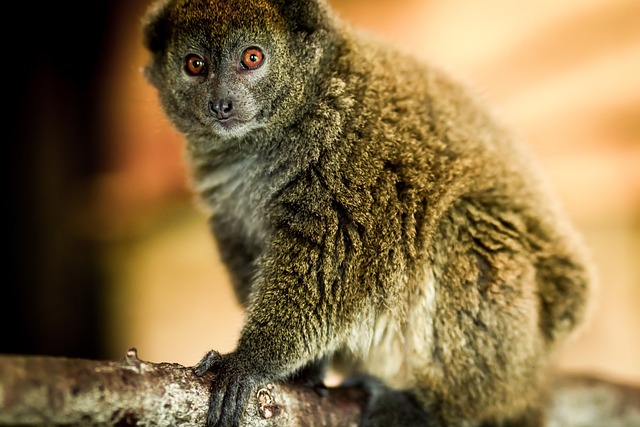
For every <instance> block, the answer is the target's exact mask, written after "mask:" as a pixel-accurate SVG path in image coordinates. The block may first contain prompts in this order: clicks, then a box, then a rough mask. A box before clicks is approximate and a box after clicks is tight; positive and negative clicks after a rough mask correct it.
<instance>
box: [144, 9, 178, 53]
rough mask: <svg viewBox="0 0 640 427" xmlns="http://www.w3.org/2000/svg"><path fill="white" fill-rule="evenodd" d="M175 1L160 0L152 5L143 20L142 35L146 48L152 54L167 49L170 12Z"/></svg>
mask: <svg viewBox="0 0 640 427" xmlns="http://www.w3.org/2000/svg"><path fill="white" fill-rule="evenodd" d="M172 3H174V0H159V1H155V2H154V3H152V4H151V6H150V7H149V9H147V12H146V13H145V14H144V17H143V18H142V35H143V43H144V46H145V47H146V48H147V49H149V51H150V52H151V53H158V52H161V51H163V50H164V49H165V48H166V44H167V41H168V40H169V29H170V27H169V10H170V7H169V6H170V5H171V4H172Z"/></svg>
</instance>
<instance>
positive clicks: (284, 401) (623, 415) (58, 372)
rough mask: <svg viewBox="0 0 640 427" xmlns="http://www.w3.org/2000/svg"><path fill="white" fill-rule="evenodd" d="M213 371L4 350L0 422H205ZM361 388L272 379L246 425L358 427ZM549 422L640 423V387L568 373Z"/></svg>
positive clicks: (130, 357)
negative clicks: (321, 389) (318, 387)
mask: <svg viewBox="0 0 640 427" xmlns="http://www.w3.org/2000/svg"><path fill="white" fill-rule="evenodd" d="M213 379H214V377H213V375H205V376H204V377H202V378H198V377H196V376H195V375H194V374H193V373H192V372H191V368H188V367H184V366H182V365H178V364H173V363H150V362H145V361H142V360H140V359H139V358H138V356H137V353H136V351H135V349H132V350H129V352H128V353H127V355H126V357H125V358H124V359H123V360H122V361H94V360H84V359H68V358H59V357H44V356H2V355H0V425H36V424H38V425H42V424H45V425H52V426H56V425H84V426H96V425H101V426H115V425H118V426H126V425H149V426H152V425H172V426H175V425H182V426H202V425H204V420H205V417H206V411H207V407H208V396H209V389H210V385H211V382H212V381H213ZM366 397H367V396H366V393H365V392H364V391H363V390H362V389H359V388H357V387H336V388H330V389H328V392H327V393H326V395H322V396H321V395H320V394H318V393H316V392H315V391H314V390H312V389H309V388H307V387H303V386H300V385H290V384H268V385H265V387H264V388H263V389H261V390H259V391H258V392H257V393H256V397H255V399H253V400H252V401H251V404H250V406H249V408H248V409H247V412H246V413H245V418H244V424H243V425H244V426H246V427H258V426H260V427H269V426H305V425H314V426H315V425H322V426H341V427H342V426H357V425H358V423H359V420H360V416H361V413H362V409H363V407H364V404H365V401H366ZM550 410H551V420H550V423H549V426H550V427H555V426H557V427H570V426H576V427H578V426H580V427H590V426H593V427H595V426H598V427H601V426H616V427H632V426H639V425H640V388H638V387H631V386H625V385H621V384H615V383H612V382H608V381H604V380H601V379H596V378H588V377H563V378H562V379H561V380H560V381H559V382H558V383H557V386H556V388H555V389H554V392H553V399H552V403H551V406H550Z"/></svg>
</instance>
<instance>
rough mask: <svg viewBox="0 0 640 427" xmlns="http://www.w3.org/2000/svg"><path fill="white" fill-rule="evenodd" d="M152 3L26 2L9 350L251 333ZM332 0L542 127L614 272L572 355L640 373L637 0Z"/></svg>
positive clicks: (515, 121) (12, 96)
mask: <svg viewBox="0 0 640 427" xmlns="http://www.w3.org/2000/svg"><path fill="white" fill-rule="evenodd" d="M22 3H23V4H24V3H25V2H22ZM148 3H149V2H148V1H146V0H96V1H94V2H92V3H91V7H86V10H78V8H77V6H73V10H65V9H63V8H61V7H60V6H59V5H60V3H55V2H44V4H40V5H38V6H37V7H34V6H32V5H29V7H30V8H31V9H29V10H26V9H25V10H22V11H19V13H18V14H17V15H16V16H20V17H21V18H20V19H21V22H20V24H19V25H20V33H19V34H17V35H15V34H14V35H13V37H8V38H5V40H11V41H10V42H9V43H8V44H12V45H13V46H5V52H6V53H5V55H4V57H3V62H4V64H5V75H8V76H9V77H8V78H5V83H6V84H5V89H4V91H5V93H8V95H9V96H7V95H5V96H4V99H5V101H8V102H5V110H9V117H8V118H5V120H6V121H7V122H6V123H7V124H8V126H9V140H8V146H9V148H10V155H9V159H8V164H9V171H10V172H9V173H10V175H9V179H8V180H7V181H6V182H7V183H8V186H9V191H8V194H9V195H8V200H5V202H4V204H3V205H4V206H5V207H4V208H3V211H5V213H8V218H9V220H8V222H6V223H5V225H6V226H7V233H8V235H9V240H8V242H9V244H8V247H5V251H4V253H5V254H8V259H7V266H8V274H7V275H6V277H5V279H4V280H3V282H4V285H2V286H3V292H2V294H1V296H0V301H1V306H0V311H1V313H2V316H3V318H2V339H1V340H0V353H12V354H47V355H60V356H70V357H86V358H101V359H103V358H105V359H113V358H121V357H123V356H124V354H125V352H126V350H127V349H128V348H129V347H136V348H138V351H139V354H140V357H141V358H142V359H145V360H149V361H155V362H160V361H170V362H177V363H181V364H184V365H193V364H194V363H196V362H197V361H198V360H199V358H200V357H201V356H202V355H203V354H204V352H205V351H207V350H209V349H210V348H216V349H218V350H220V351H231V350H232V349H233V348H234V346H235V341H236V339H237V336H238V333H239V330H240V327H241V325H242V321H243V315H242V312H241V311H240V309H239V307H238V306H237V304H236V303H235V301H234V300H233V297H232V293H231V289H230V287H229V284H228V277H227V275H226V272H225V271H224V268H223V267H222V266H221V265H220V263H219V261H218V256H217V252H216V247H215V245H214V242H213V241H212V239H211V237H210V236H209V232H208V229H207V225H206V218H205V216H204V214H203V213H202V212H201V211H200V210H198V208H197V207H196V205H195V203H194V199H193V197H192V196H191V194H190V192H189V189H188V180H187V177H186V173H185V169H184V165H183V162H182V149H183V141H182V139H181V137H180V135H179V134H178V133H177V132H176V131H175V130H174V129H173V128H172V127H171V126H170V124H169V123H168V121H167V120H166V119H165V117H164V115H163V113H162V111H161V110H160V108H159V105H158V102H157V98H156V95H155V92H154V90H153V89H152V88H151V87H150V86H149V85H148V84H147V83H146V82H145V80H144V78H143V77H142V74H141V67H142V66H143V64H144V63H145V60H146V58H147V56H146V52H145V51H144V49H143V47H142V44H141V38H140V18H141V16H142V14H143V12H144V10H145V9H146V7H147V5H148ZM331 3H332V4H333V5H334V6H335V8H336V9H337V11H338V12H339V13H340V14H341V15H342V16H343V17H344V19H346V20H348V21H350V22H351V23H353V24H354V25H356V26H359V27H361V28H364V29H366V30H369V31H371V32H373V33H376V34H378V35H379V36H381V37H384V38H386V39H388V40H390V41H392V42H394V43H396V44H397V45H399V46H401V47H402V48H403V49H405V50H408V51H411V52H413V53H414V54H415V55H418V56H420V57H422V58H425V59H426V60H429V61H432V62H435V63H437V64H439V65H441V66H444V67H445V68H447V69H449V70H451V71H452V72H453V73H454V74H456V75H457V76H458V77H460V78H462V79H464V80H466V81H467V82H469V83H470V84H472V85H473V86H474V87H475V88H476V89H478V90H479V91H480V92H481V93H482V94H483V95H484V96H485V97H486V99H487V101H488V102H489V103H490V104H491V105H493V107H494V108H495V109H496V110H497V111H498V112H499V114H500V115H501V116H502V119H503V120H504V121H505V122H506V123H507V124H508V125H509V126H511V127H512V128H513V129H515V130H516V131H517V133H518V134H519V135H520V136H521V137H522V138H524V139H525V140H527V141H528V142H529V143H530V145H531V147H532V151H533V153H534V154H535V156H536V157H537V158H538V159H537V160H538V161H539V162H540V163H541V165H542V168H543V169H544V171H545V172H546V173H547V175H548V177H549V180H550V181H551V183H552V185H553V186H554V187H555V189H556V190H557V192H558V194H559V196H560V199H561V200H562V202H563V203H564V205H565V207H566V210H567V211H568V213H569V215H570V216H571V219H572V220H573V221H574V223H575V224H576V226H577V228H578V229H579V231H580V232H581V233H582V234H583V235H584V239H585V241H586V243H587V244H588V245H589V247H590V249H591V251H592V254H593V258H594V260H595V262H596V264H597V268H598V270H599V273H600V278H601V284H600V290H599V293H598V297H597V306H596V310H595V312H594V314H593V319H592V322H591V324H590V325H589V326H588V327H587V328H586V329H585V331H584V333H583V334H582V336H581V337H579V338H578V339H576V340H575V341H573V342H571V343H570V344H569V345H568V346H567V348H566V349H565V350H564V351H563V352H562V354H561V357H560V359H559V361H558V363H559V364H560V366H562V367H563V368H565V369H567V370H577V371H589V372H593V373H598V374H602V375H605V376H608V377H611V378H614V379H618V380H622V381H629V382H636V383H640V332H639V330H640V25H639V24H640V2H638V1H637V0H580V1H578V0H576V1H563V2H558V1H552V0H544V1H540V0H520V1H518V2H513V1H509V0H483V1H482V2H468V1H466V0H395V1H393V2H389V1H388V0H386V1H382V0H342V1H338V0H334V1H331ZM16 7H18V8H26V5H19V4H18V5H16ZM71 7H72V6H69V8H71ZM71 12H73V13H71ZM7 68H8V69H7ZM7 91H8V92H7ZM5 141H6V139H5ZM5 144H6V143H5ZM6 256H7V255H5V257H6Z"/></svg>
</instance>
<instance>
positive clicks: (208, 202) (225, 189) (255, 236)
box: [192, 154, 274, 242]
mask: <svg viewBox="0 0 640 427" xmlns="http://www.w3.org/2000/svg"><path fill="white" fill-rule="evenodd" d="M211 161H212V160H211V159H207V158H197V159H192V165H193V167H194V178H193V185H194V189H195V191H196V192H197V194H198V195H199V196H200V199H201V202H202V204H203V205H204V208H205V209H206V210H208V211H209V212H210V213H211V215H212V216H213V217H214V218H218V219H220V220H222V221H223V222H224V223H226V224H228V225H229V226H232V227H234V228H237V230H238V231H239V232H240V233H241V234H242V235H244V236H245V238H246V239H248V240H250V241H255V242H258V241H262V242H263V241H264V240H265V239H266V236H267V234H268V232H267V228H268V227H267V220H266V210H267V209H266V205H267V203H268V201H269V200H270V198H271V197H270V196H271V195H272V194H273V191H274V189H273V185H272V179H270V178H269V177H268V176H267V174H266V172H265V164H264V163H265V162H264V159H261V158H260V156H259V155H258V154H249V155H247V156H245V157H241V158H238V159H237V160H235V161H231V162H224V163H218V162H216V163H217V164H216V165H215V166H214V167H211V166H210V165H209V164H208V163H210V162H211Z"/></svg>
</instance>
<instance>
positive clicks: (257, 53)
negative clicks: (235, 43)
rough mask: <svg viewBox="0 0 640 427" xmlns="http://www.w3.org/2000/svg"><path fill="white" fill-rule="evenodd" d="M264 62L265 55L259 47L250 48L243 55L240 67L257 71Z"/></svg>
mask: <svg viewBox="0 0 640 427" xmlns="http://www.w3.org/2000/svg"><path fill="white" fill-rule="evenodd" d="M263 62H264V54H263V53H262V51H261V50H260V49H258V48H257V47H250V48H248V49H247V50H245V51H244V53H243V54H242V60H241V61H240V65H242V68H244V69H245V70H255V69H258V68H260V66H261V65H262V63H263Z"/></svg>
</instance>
